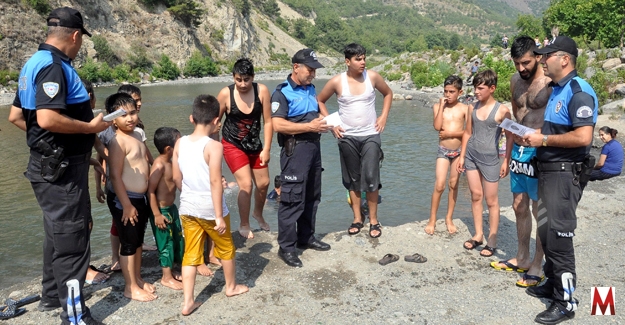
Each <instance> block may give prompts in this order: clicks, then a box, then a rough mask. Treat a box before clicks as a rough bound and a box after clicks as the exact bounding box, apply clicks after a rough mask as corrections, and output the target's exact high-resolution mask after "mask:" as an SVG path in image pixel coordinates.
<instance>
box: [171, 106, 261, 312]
mask: <svg viewBox="0 0 625 325" xmlns="http://www.w3.org/2000/svg"><path fill="white" fill-rule="evenodd" d="M189 119H190V120H191V122H192V123H193V125H194V126H195V129H194V131H193V133H192V134H191V135H188V136H184V137H182V138H180V139H179V140H178V141H177V142H176V146H175V147H174V156H173V162H172V164H173V166H172V167H173V174H174V181H175V183H176V186H177V187H178V189H179V190H180V221H181V222H182V229H183V233H184V241H185V251H184V257H183V259H182V287H183V288H182V290H183V295H184V303H183V306H182V315H183V316H188V315H190V314H191V313H192V312H193V311H195V310H196V309H197V308H198V307H199V306H200V304H201V303H199V302H195V300H194V298H193V290H194V288H195V276H196V273H197V267H198V265H200V264H202V263H203V262H204V257H203V252H204V241H205V239H206V235H208V236H209V237H210V238H211V239H212V240H213V241H214V242H215V256H216V257H217V258H218V259H220V260H221V264H222V267H223V271H224V277H225V279H226V296H228V297H231V296H235V295H239V294H242V293H245V292H247V291H248V290H249V289H248V287H247V286H245V285H242V284H237V283H236V268H235V253H236V248H235V247H234V243H233V242H232V235H231V233H230V215H229V214H228V207H226V204H225V201H224V197H223V187H222V185H221V160H222V158H223V145H222V144H221V143H219V142H218V141H215V140H213V139H211V138H210V137H209V136H210V135H212V134H214V133H216V132H218V131H219V127H220V123H219V102H218V101H217V99H216V98H215V97H213V96H210V95H200V96H198V97H197V98H195V101H194V102H193V114H192V115H191V116H190V118H189Z"/></svg>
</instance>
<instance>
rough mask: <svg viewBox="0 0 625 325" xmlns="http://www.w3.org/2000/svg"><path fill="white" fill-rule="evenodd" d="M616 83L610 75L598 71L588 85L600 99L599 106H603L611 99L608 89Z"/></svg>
mask: <svg viewBox="0 0 625 325" xmlns="http://www.w3.org/2000/svg"><path fill="white" fill-rule="evenodd" d="M613 82H614V80H612V78H611V77H610V75H609V74H608V73H606V72H604V71H603V70H598V71H597V72H596V73H595V74H594V75H593V76H592V77H591V78H590V79H588V83H589V84H590V85H591V86H592V89H594V90H595V93H596V94H597V99H599V106H600V107H601V106H603V104H605V102H606V101H607V100H608V98H610V93H609V92H608V88H609V87H610V85H611V84H612V83H613Z"/></svg>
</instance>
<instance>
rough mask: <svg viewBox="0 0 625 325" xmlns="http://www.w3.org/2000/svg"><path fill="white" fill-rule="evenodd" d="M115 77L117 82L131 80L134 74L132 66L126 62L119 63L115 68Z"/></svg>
mask: <svg viewBox="0 0 625 325" xmlns="http://www.w3.org/2000/svg"><path fill="white" fill-rule="evenodd" d="M113 79H115V81H116V82H122V81H131V79H132V74H131V72H130V66H129V65H127V64H126V63H122V64H119V65H117V66H116V67H115V69H113Z"/></svg>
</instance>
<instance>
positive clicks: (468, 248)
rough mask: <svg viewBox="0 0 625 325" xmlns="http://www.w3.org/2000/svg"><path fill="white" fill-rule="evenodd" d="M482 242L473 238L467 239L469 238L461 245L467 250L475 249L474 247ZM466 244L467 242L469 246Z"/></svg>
mask: <svg viewBox="0 0 625 325" xmlns="http://www.w3.org/2000/svg"><path fill="white" fill-rule="evenodd" d="M483 243H484V242H482V241H477V240H475V239H469V240H467V241H465V242H464V244H463V245H462V247H464V249H467V250H472V249H475V248H476V247H478V246H480V245H482V244H483ZM466 244H469V245H470V246H468V247H467V245H466Z"/></svg>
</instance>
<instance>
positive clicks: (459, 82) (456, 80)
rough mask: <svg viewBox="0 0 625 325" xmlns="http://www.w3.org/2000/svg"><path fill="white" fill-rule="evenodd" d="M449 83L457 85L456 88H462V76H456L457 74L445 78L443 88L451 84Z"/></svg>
mask: <svg viewBox="0 0 625 325" xmlns="http://www.w3.org/2000/svg"><path fill="white" fill-rule="evenodd" d="M449 85H452V86H454V87H456V89H458V90H461V89H462V78H460V77H458V76H456V75H455V74H454V75H451V76H449V77H447V78H446V79H445V83H443V88H444V87H445V86H449Z"/></svg>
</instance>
